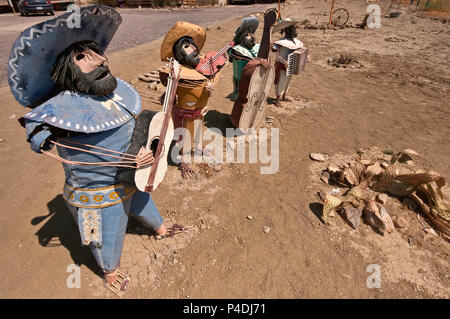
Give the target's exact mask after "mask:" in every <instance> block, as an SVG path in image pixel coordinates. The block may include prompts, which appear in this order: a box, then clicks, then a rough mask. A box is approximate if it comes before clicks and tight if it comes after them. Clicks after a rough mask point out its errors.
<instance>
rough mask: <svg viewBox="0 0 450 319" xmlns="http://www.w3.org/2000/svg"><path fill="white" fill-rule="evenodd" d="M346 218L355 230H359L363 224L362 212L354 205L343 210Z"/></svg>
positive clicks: (346, 206)
mask: <svg viewBox="0 0 450 319" xmlns="http://www.w3.org/2000/svg"><path fill="white" fill-rule="evenodd" d="M342 211H343V213H344V216H345V218H346V219H347V221H348V222H349V223H350V225H351V226H352V228H353V229H357V228H358V226H359V224H360V223H361V215H362V211H361V210H360V209H358V208H355V207H353V206H352V205H345V206H344V207H343V208H342Z"/></svg>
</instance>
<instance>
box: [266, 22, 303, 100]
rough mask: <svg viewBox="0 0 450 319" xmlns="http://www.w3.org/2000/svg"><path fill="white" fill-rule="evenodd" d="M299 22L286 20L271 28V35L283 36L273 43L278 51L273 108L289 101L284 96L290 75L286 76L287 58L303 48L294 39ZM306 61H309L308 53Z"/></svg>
mask: <svg viewBox="0 0 450 319" xmlns="http://www.w3.org/2000/svg"><path fill="white" fill-rule="evenodd" d="M298 22H299V21H292V20H291V19H289V18H286V19H285V20H283V21H282V22H279V23H278V24H276V25H275V26H274V27H273V30H272V33H276V32H278V31H280V33H281V35H283V34H284V36H283V37H282V38H281V39H279V40H278V41H276V42H274V44H273V47H274V50H276V51H278V56H277V61H276V63H275V81H274V84H275V93H276V95H277V98H276V101H275V106H278V107H279V106H281V102H280V101H291V99H290V98H289V97H288V96H286V94H287V93H288V91H289V86H290V82H291V78H292V75H286V69H287V68H288V56H289V54H291V53H292V52H294V51H296V50H298V49H300V48H303V43H302V42H301V41H300V40H298V39H296V37H297V28H296V24H297V23H298ZM307 54H308V60H309V59H310V56H309V53H307Z"/></svg>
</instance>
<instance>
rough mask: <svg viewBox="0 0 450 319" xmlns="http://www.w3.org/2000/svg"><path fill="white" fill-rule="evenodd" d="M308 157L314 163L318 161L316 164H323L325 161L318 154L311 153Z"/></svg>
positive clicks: (321, 155)
mask: <svg viewBox="0 0 450 319" xmlns="http://www.w3.org/2000/svg"><path fill="white" fill-rule="evenodd" d="M309 157H310V158H311V159H312V160H314V161H318V162H324V161H325V156H324V155H323V154H320V153H311V154H309Z"/></svg>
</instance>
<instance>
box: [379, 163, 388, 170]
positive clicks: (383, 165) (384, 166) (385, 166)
mask: <svg viewBox="0 0 450 319" xmlns="http://www.w3.org/2000/svg"><path fill="white" fill-rule="evenodd" d="M381 167H383V168H384V169H386V168H388V167H389V164H388V163H386V162H382V163H381Z"/></svg>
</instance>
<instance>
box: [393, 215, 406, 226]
mask: <svg viewBox="0 0 450 319" xmlns="http://www.w3.org/2000/svg"><path fill="white" fill-rule="evenodd" d="M392 221H393V222H394V226H395V227H396V228H407V227H408V226H409V223H408V221H407V220H406V219H405V218H403V217H401V216H394V217H392Z"/></svg>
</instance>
